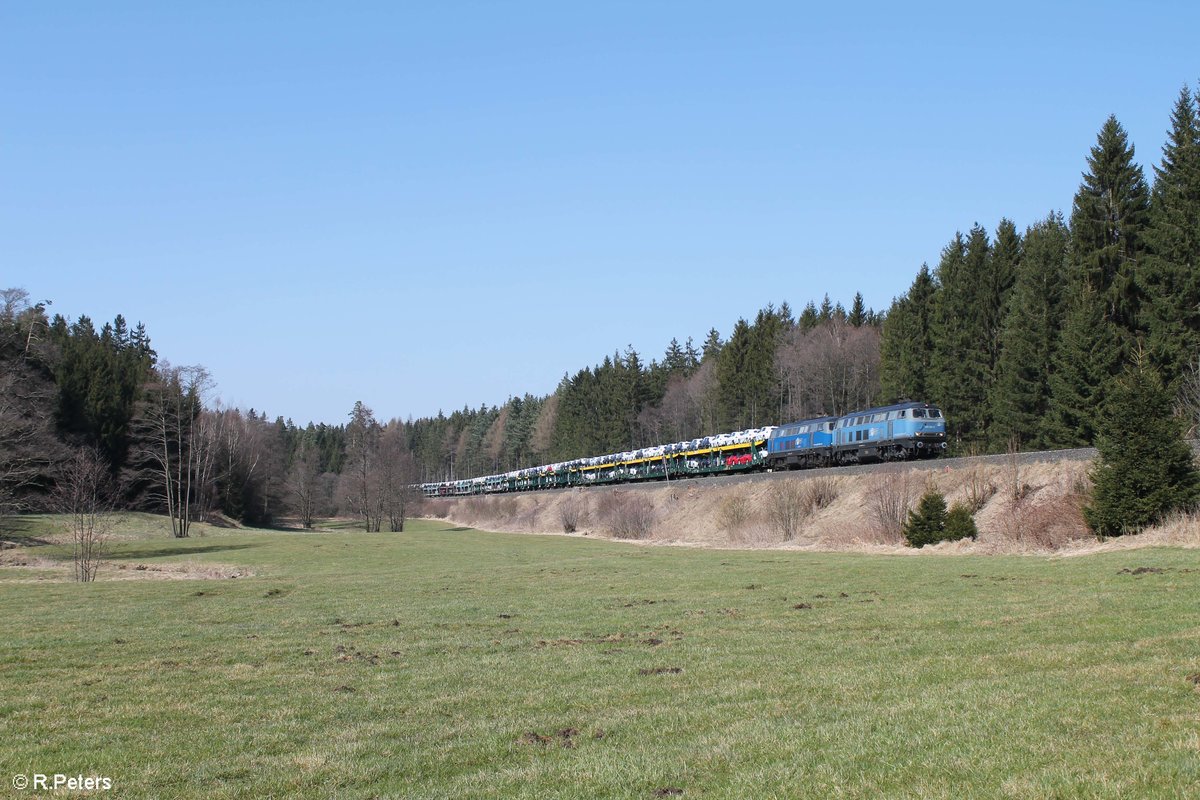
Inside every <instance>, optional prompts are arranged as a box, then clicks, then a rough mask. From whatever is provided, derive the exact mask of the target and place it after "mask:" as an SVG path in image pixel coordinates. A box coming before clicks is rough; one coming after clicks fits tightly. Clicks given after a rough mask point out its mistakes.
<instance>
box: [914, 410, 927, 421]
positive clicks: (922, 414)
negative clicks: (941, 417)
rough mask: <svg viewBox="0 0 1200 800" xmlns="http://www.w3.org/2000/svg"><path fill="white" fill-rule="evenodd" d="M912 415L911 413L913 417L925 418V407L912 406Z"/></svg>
mask: <svg viewBox="0 0 1200 800" xmlns="http://www.w3.org/2000/svg"><path fill="white" fill-rule="evenodd" d="M912 415H913V419H924V418H925V409H923V408H914V409H913V410H912Z"/></svg>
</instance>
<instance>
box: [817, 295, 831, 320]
mask: <svg viewBox="0 0 1200 800" xmlns="http://www.w3.org/2000/svg"><path fill="white" fill-rule="evenodd" d="M819 317H820V321H821V322H829V321H830V320H831V319H833V303H832V302H830V300H829V295H828V294H826V295H825V299H824V300H822V301H821V311H820V313H819Z"/></svg>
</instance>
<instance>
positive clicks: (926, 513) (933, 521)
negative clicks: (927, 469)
mask: <svg viewBox="0 0 1200 800" xmlns="http://www.w3.org/2000/svg"><path fill="white" fill-rule="evenodd" d="M945 531H946V498H945V497H943V496H942V493H941V492H939V491H938V490H937V489H933V488H930V489H926V490H925V494H923V495H921V499H920V501H918V502H917V507H916V508H914V509H913V510H912V511H910V512H909V513H908V520H907V521H905V523H904V529H903V533H904V540H905V541H906V542H908V546H909V547H924V546H925V545H927V544H933V543H934V542H940V541H941V540H942V536H943V534H944V533H945Z"/></svg>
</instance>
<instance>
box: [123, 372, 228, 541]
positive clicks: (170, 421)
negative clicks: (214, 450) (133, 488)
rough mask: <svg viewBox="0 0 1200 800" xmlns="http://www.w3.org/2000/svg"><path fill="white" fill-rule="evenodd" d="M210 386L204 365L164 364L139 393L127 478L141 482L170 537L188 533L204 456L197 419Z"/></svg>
mask: <svg viewBox="0 0 1200 800" xmlns="http://www.w3.org/2000/svg"><path fill="white" fill-rule="evenodd" d="M211 387H212V381H211V379H210V377H209V374H208V371H207V370H206V369H204V367H198V366H197V367H172V366H171V365H170V364H166V363H165V362H164V363H163V364H162V365H161V366H160V367H159V368H158V369H157V370H156V380H155V381H154V382H152V383H149V384H147V385H146V386H145V387H144V389H143V395H142V399H141V401H140V402H139V403H138V407H137V411H136V413H135V416H134V419H133V422H132V425H131V427H132V429H133V432H134V438H135V441H136V442H137V444H136V446H135V448H134V451H133V453H132V456H131V463H132V465H133V470H132V472H131V474H130V476H128V480H131V481H141V482H144V483H145V485H146V487H147V489H146V496H147V498H148V499H149V500H151V501H152V502H156V503H161V504H162V505H163V506H165V507H166V511H167V516H168V517H169V518H170V520H171V534H172V535H173V536H174V537H175V538H177V539H182V538H185V537H187V536H188V535H189V533H190V530H191V524H192V519H193V511H194V509H193V502H194V500H195V495H196V487H197V480H196V479H197V475H198V472H199V469H200V464H201V461H202V460H203V459H202V456H203V452H204V450H203V446H202V445H201V443H200V442H199V441H198V438H199V437H198V436H197V428H198V419H199V418H200V416H201V411H202V410H203V408H204V395H205V394H206V393H207V392H208V391H209V389H210V388H211Z"/></svg>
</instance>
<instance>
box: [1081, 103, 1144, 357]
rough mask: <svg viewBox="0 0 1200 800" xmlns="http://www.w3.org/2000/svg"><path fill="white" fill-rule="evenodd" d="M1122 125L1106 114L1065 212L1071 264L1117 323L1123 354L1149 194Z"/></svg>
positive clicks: (1132, 327) (1135, 302) (1134, 308)
mask: <svg viewBox="0 0 1200 800" xmlns="http://www.w3.org/2000/svg"><path fill="white" fill-rule="evenodd" d="M1133 157H1134V149H1133V145H1131V144H1130V143H1129V139H1128V136H1126V134H1125V129H1124V128H1123V127H1121V124H1120V123H1119V122H1117V118H1116V117H1114V116H1110V117H1109V118H1108V120H1106V121H1105V123H1104V126H1103V127H1102V128H1101V129H1100V133H1099V134H1098V136H1097V139H1096V145H1095V147H1093V148H1092V150H1091V154H1090V155H1089V156H1088V159H1087V164H1088V171H1087V172H1085V173H1084V174H1083V183H1081V184H1080V186H1079V191H1077V192H1076V193H1075V202H1074V205H1073V207H1072V211H1071V240H1072V252H1073V253H1074V257H1075V264H1076V267H1077V268H1078V269H1079V271H1080V272H1081V274H1082V276H1083V278H1084V279H1085V280H1087V282H1088V283H1089V284H1090V285H1091V287H1092V288H1093V289H1095V291H1096V293H1097V295H1099V297H1100V300H1101V302H1102V303H1103V304H1104V318H1105V320H1107V321H1108V322H1110V323H1112V324H1114V325H1116V326H1118V328H1119V329H1120V331H1121V333H1122V337H1121V339H1122V345H1123V349H1124V353H1125V354H1126V355H1127V354H1128V352H1129V351H1130V348H1131V347H1132V343H1133V338H1134V336H1135V334H1136V332H1137V330H1138V307H1139V288H1138V280H1137V270H1138V266H1139V260H1140V258H1141V256H1142V248H1143V242H1142V238H1143V235H1144V233H1145V229H1146V224H1147V222H1148V219H1149V209H1150V192H1149V189H1147V187H1146V178H1145V176H1144V175H1143V174H1142V168H1141V167H1140V166H1138V165H1137V164H1136V163H1135V162H1134V160H1133Z"/></svg>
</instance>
